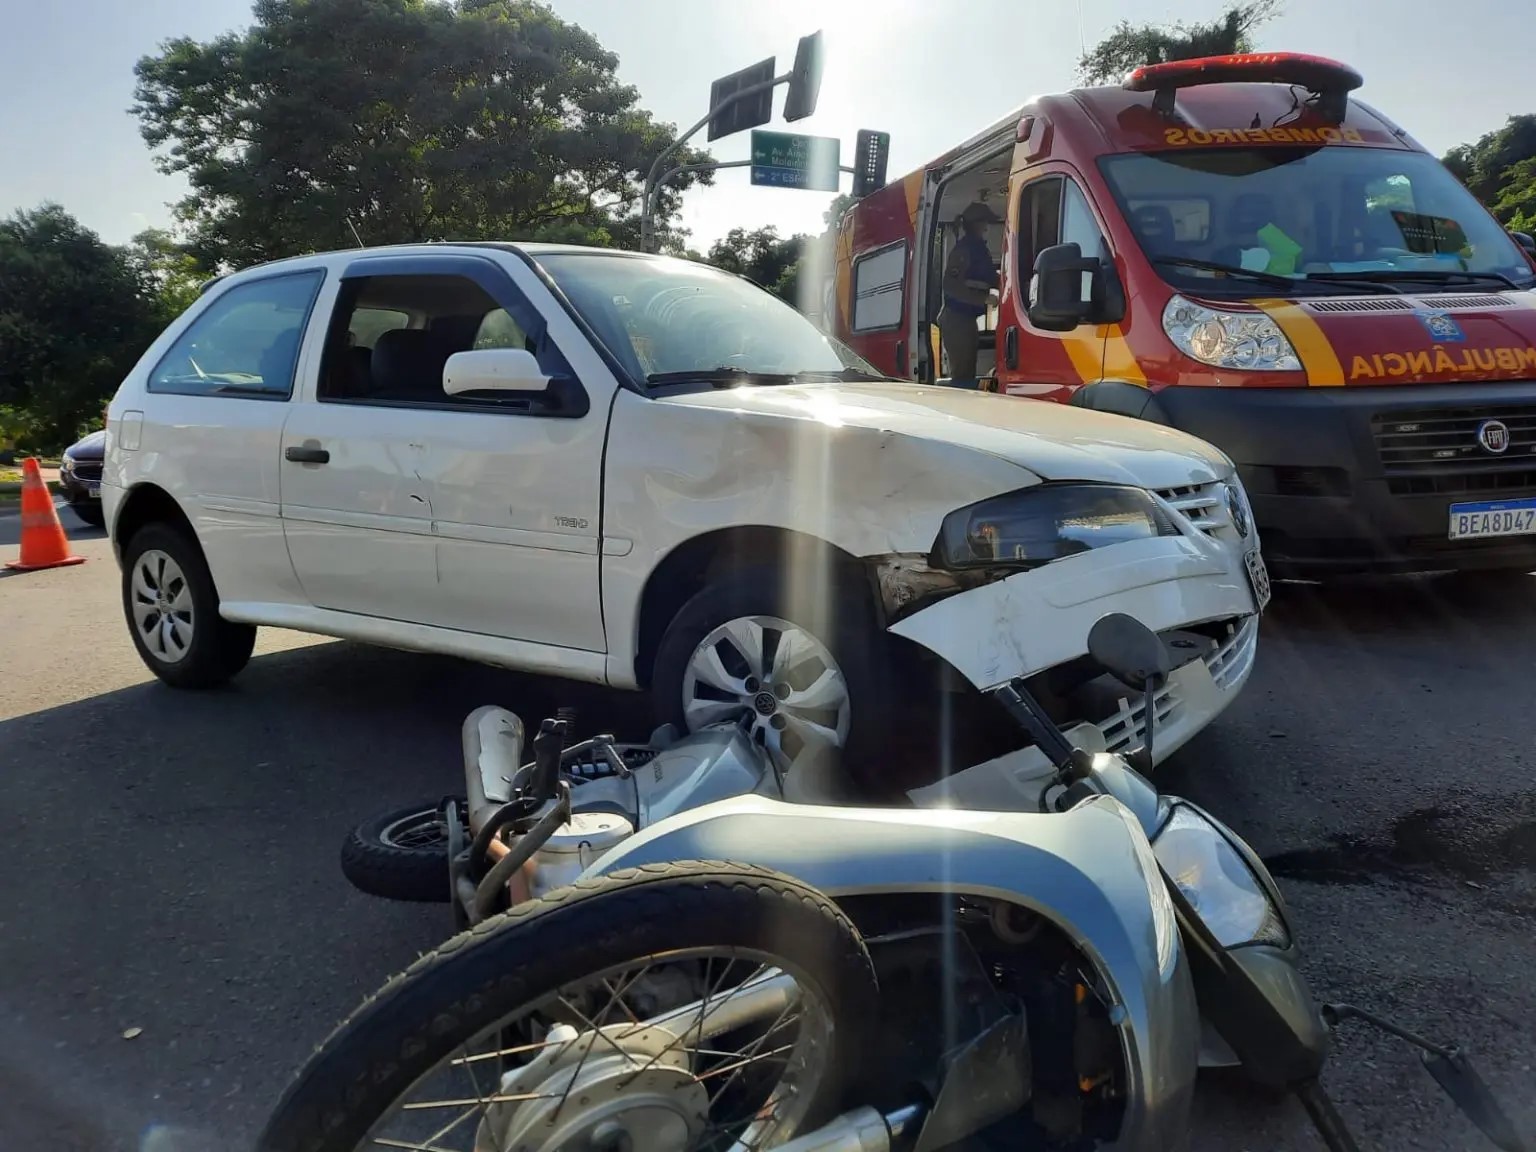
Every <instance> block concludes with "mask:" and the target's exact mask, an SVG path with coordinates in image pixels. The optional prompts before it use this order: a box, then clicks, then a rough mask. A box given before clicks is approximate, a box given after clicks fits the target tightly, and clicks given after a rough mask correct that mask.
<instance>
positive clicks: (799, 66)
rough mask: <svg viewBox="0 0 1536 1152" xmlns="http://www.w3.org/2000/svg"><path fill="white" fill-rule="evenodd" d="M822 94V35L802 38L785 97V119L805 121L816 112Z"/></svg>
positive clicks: (817, 33)
mask: <svg viewBox="0 0 1536 1152" xmlns="http://www.w3.org/2000/svg"><path fill="white" fill-rule="evenodd" d="M820 94H821V33H820V32H812V33H811V34H810V35H809V36H802V37H800V45H799V47H797V48H796V49H795V67H794V70H793V71H791V72H790V74H789V91H788V92H786V93H785V95H784V119H786V120H804V119H805V118H806V117H807V116H809V115H811V114H812V113H814V112H815V111H816V97H817V96H819V95H820Z"/></svg>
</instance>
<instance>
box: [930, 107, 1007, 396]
mask: <svg viewBox="0 0 1536 1152" xmlns="http://www.w3.org/2000/svg"><path fill="white" fill-rule="evenodd" d="M1017 123H1018V116H1017V114H1010V115H1009V116H1007V117H1005V118H1004V119H1003V120H1001V121H999V122H998V123H997V124H995V125H993V126H992V127H991V128H989V129H988V130H987V131H986V132H983V133H981V134H980V135H978V136H976V137H974V138H973V139H971V140H968V141H966V142H965V143H964V144H962V145H961V146H960V147H959V148H957V149H956V150H955V151H954V152H952V153H950V154H949V155H948V156H946V157H944V159H943V160H942V161H940V162H939V163H936V164H934V165H932V166H930V167H929V168H928V169H927V171H926V172H925V173H924V178H923V184H922V190H921V192H920V193H919V196H918V202H917V207H916V211H915V220H914V227H913V236H914V240H915V243H914V246H913V247H914V251H913V254H912V290H911V291H910V292H909V293H908V301H909V303H908V310H909V318H908V328H909V331H910V333H911V341H912V348H913V350H914V355H913V357H912V363H913V366H914V368H915V371H914V373H913V374H914V375H915V376H916V377H917V379H918V380H919V381H921V382H922V383H924V384H931V383H933V382H934V381H935V380H938V379H940V378H942V377H943V376H944V375H945V364H944V355H943V347H942V342H941V341H940V339H939V329H938V324H937V320H938V316H939V310H940V309H941V308H942V307H943V306H944V288H943V283H942V281H943V276H944V263H945V261H946V260H947V259H948V257H949V252H950V249H951V248H952V247H953V246H954V241H955V239H956V232H955V221H956V219H957V218H958V217H959V215H960V212H961V211H962V210H963V209H964V208H965V206H966V205H967V204H969V203H971V202H973V201H980V202H982V203H983V204H985V205H986V206H987V207H989V208H991V209H992V210H993V211H994V212H995V213H996V214H997V221H996V223H995V224H993V225H992V226H991V227H990V228H989V235H988V236H987V241H988V248H989V249H990V250H991V252H992V255H993V257H994V262H995V263H1000V262H1001V258H1002V252H1003V246H1004V225H1003V219H1002V218H1003V216H1004V215H1005V214H1006V213H1007V205H1008V169H1009V166H1010V162H1011V160H1012V156H1013V145H1014V134H1015V132H1016V127H1017ZM996 322H997V311H996V306H995V304H994V306H993V307H990V308H988V309H987V312H986V315H985V316H984V317H983V318H981V319H980V320H979V324H980V325H982V326H983V332H982V339H981V345H982V351H981V353H980V355H979V357H978V360H979V361H980V362H981V364H980V366H981V367H982V369H983V371H982V374H983V375H987V374H990V372H991V371H992V361H993V356H994V353H993V340H994V338H995V336H996Z"/></svg>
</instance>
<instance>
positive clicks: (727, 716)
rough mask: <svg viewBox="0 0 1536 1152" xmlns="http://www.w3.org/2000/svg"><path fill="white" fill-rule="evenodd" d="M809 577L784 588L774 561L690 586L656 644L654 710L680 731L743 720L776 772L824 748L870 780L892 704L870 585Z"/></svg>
mask: <svg viewBox="0 0 1536 1152" xmlns="http://www.w3.org/2000/svg"><path fill="white" fill-rule="evenodd" d="M789 582H790V583H792V581H789ZM808 583H811V584H814V585H816V587H814V588H807V589H804V590H801V589H795V590H794V591H791V590H790V589H788V588H786V587H785V585H786V579H785V573H784V572H782V571H781V570H780V569H778V568H754V569H747V570H745V571H737V572H734V573H730V574H728V575H726V576H724V577H722V578H720V579H718V580H717V581H716V582H714V583H711V584H709V585H707V586H706V587H705V588H704V589H703V590H701V591H700V592H698V593H697V594H695V595H694V596H693V597H692V598H691V599H690V600H689V601H688V602H687V603H686V604H684V605H683V607H682V608H681V609H680V610H679V612H678V614H677V616H676V617H674V618H673V620H672V623H671V625H670V626H669V627H668V628H667V631H666V634H665V635H664V636H663V637H662V640H661V644H660V647H659V648H658V650H657V655H656V663H655V666H654V675H653V677H652V687H651V692H652V698H653V701H654V705H655V711H656V715H657V719H658V721H660V722H663V723H671V724H674V725H675V726H676V727H677V728H678V730H680V731H683V732H692V731H696V730H698V729H699V728H702V727H706V726H708V725H710V724H716V723H721V722H725V721H733V720H734V721H739V722H741V723H743V724H744V725H745V726H746V727H747V729H748V731H749V732H750V734H751V736H752V739H753V741H754V743H756V744H758V745H759V746H761V747H763V748H764V749H765V750H766V751H767V752H768V753H769V754H770V756H771V757H772V758H773V759H774V761H775V762H776V764H777V766H778V767H779V769H780V770H782V771H793V770H794V768H795V766H796V765H797V764H808V763H810V762H813V761H817V760H818V759H819V758H820V757H822V756H823V755H824V756H825V757H826V760H825V761H822V762H830V763H836V764H840V765H841V766H842V768H843V770H844V771H845V772H846V773H847V774H848V775H849V776H851V777H852V778H853V779H854V780H855V781H856V782H858V783H859V784H860V785H862V786H864V787H865V788H868V789H875V788H878V787H879V785H880V783H881V778H882V776H884V775H885V773H884V772H883V771H882V770H881V768H880V765H881V764H882V763H883V761H884V759H885V757H886V755H887V753H888V752H889V743H890V741H889V738H888V733H889V731H890V728H891V723H892V720H893V712H894V710H895V706H894V701H893V699H892V697H891V681H890V677H889V672H888V664H889V662H888V661H887V660H885V659H883V658H882V653H883V652H884V651H885V641H886V637H885V635H884V634H883V633H882V632H880V631H879V630H878V628H877V626H876V624H875V618H874V613H873V611H872V608H871V606H870V604H869V596H868V593H867V592H865V591H864V590H862V589H859V588H856V587H852V586H850V585H851V583H852V582H851V581H844V582H840V581H838V580H836V579H835V578H834V579H829V580H827V581H825V582H817V581H810V582H808ZM806 592H808V593H810V594H809V595H805V594H803V593H806Z"/></svg>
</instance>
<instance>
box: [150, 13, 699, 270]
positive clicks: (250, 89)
mask: <svg viewBox="0 0 1536 1152" xmlns="http://www.w3.org/2000/svg"><path fill="white" fill-rule="evenodd" d="M617 65H618V58H617V57H616V56H614V54H613V53H611V52H608V51H606V50H605V49H604V48H603V47H602V45H601V44H599V43H598V41H597V40H596V39H595V38H594V37H592V36H591V35H590V34H589V33H587V32H585V31H584V30H582V29H581V28H579V27H577V26H575V25H573V24H569V23H566V22H565V21H563V20H561V19H560V18H558V17H557V16H556V15H555V14H554V13H553V12H552V11H550V9H549V8H547V7H545V6H543V5H541V4H538V3H535V2H533V0H446V2H441V0H257V3H256V5H255V23H254V24H253V26H252V27H250V28H249V29H247V30H245V31H243V32H238V33H228V34H226V35H224V36H221V37H219V38H218V39H216V40H213V41H210V42H208V43H198V42H196V41H194V40H190V39H180V40H174V41H171V42H170V43H168V44H165V45H163V46H162V48H161V51H160V52H159V54H158V55H154V56H148V57H145V58H144V59H142V60H140V61H139V64H138V67H137V74H138V86H137V89H136V93H135V95H136V103H135V105H134V111H135V112H136V113H137V115H138V116H139V119H140V127H141V131H142V132H143V135H144V138H145V139H146V140H147V141H148V143H149V144H150V145H151V147H153V148H156V149H158V150H160V151H159V154H158V157H157V161H158V163H159V166H160V167H161V169H162V170H163V171H165V172H179V173H182V174H184V175H185V176H186V178H187V179H188V181H189V182H190V183H191V185H192V195H190V196H189V197H187V198H186V199H185V200H184V201H183V202H182V203H181V205H180V206H179V208H178V215H179V217H180V220H181V221H182V223H183V224H185V225H186V226H187V227H188V229H189V230H190V234H191V241H192V251H193V254H194V255H195V256H197V257H198V258H199V259H200V260H201V261H202V263H203V264H204V265H205V266H207V267H220V266H224V265H243V264H248V263H251V262H253V261H259V260H266V259H272V258H274V257H279V256H285V255H292V254H294V253H299V252H304V251H313V250H316V249H331V248H339V247H350V246H352V245H353V244H354V243H356V241H355V239H354V230H355V233H356V235H358V236H361V238H362V240H363V241H364V242H365V243H367V244H370V245H372V244H385V243H397V242H407V241H421V240H443V239H545V238H558V239H564V240H578V241H581V242H585V243H593V244H617V245H626V246H628V245H632V244H634V243H635V242H636V240H637V238H638V233H639V205H640V187H641V181H642V180H643V178H644V174H645V172H646V170H647V169H648V168H649V167H650V164H651V161H652V159H653V158H654V157H655V156H656V155H657V154H658V153H659V152H660V151H661V150H662V149H663V148H665V147H666V146H667V145H668V144H670V143H671V142H672V140H673V139H674V138H675V129H674V128H673V126H672V125H668V124H661V123H658V122H656V121H655V120H654V119H653V118H652V117H651V115H650V113H648V112H646V111H644V110H643V109H641V108H640V107H639V104H638V99H639V97H638V93H637V92H636V91H635V89H634V88H633V87H630V86H627V85H624V84H620V83H619V81H618V80H617V78H616V76H615V68H616V67H617ZM703 159H707V157H706V156H705V155H704V154H703V153H699V152H695V151H692V150H685V154H684V155H681V156H679V161H680V162H693V161H699V160H703ZM696 178H697V179H699V180H701V181H702V182H708V179H709V177H708V175H707V174H702V175H699V176H697V177H695V176H684V177H681V178H679V179H678V180H676V181H674V182H672V184H671V185H670V186H669V187H668V189H667V190H666V191H665V192H664V193H663V194H662V196H661V198H660V212H659V214H658V218H657V223H658V230H657V235H658V238H659V239H660V241H661V242H662V243H663V245H664V246H667V247H670V248H673V249H677V248H679V247H680V244H681V236H680V234H679V232H678V230H677V228H676V226H675V224H674V219H675V215H676V210H677V207H678V203H679V197H680V194H681V192H682V190H683V189H684V188H686V187H687V186H688V185H689V184H690V183H692V181H693V180H694V179H696Z"/></svg>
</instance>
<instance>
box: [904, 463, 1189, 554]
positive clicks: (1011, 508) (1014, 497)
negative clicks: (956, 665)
mask: <svg viewBox="0 0 1536 1152" xmlns="http://www.w3.org/2000/svg"><path fill="white" fill-rule="evenodd" d="M1177 535H1179V530H1178V528H1177V527H1176V526H1175V525H1174V523H1173V521H1172V519H1171V518H1170V517H1169V516H1168V514H1167V513H1166V512H1164V511H1163V509H1162V507H1161V506H1160V505H1159V504H1158V503H1157V501H1156V500H1155V499H1153V497H1152V494H1151V493H1150V492H1147V491H1145V490H1144V489H1141V488H1125V487H1120V486H1118V485H1113V484H1042V485H1040V486H1039V487H1037V488H1026V489H1024V490H1022V491H1019V492H1010V493H1008V494H1007V495H1005V496H994V497H992V498H991V499H989V500H983V501H981V502H980V503H979V504H972V505H971V506H970V507H968V508H961V509H959V510H957V511H955V512H951V513H950V514H949V515H948V516H946V517H945V518H944V523H943V525H942V526H941V527H940V529H939V539H938V542H937V543H936V544H935V546H934V550H935V553H936V560H937V566H938V567H941V568H947V569H950V570H954V569H963V568H997V567H1011V568H1034V567H1038V566H1039V565H1041V564H1049V563H1050V562H1051V561H1052V560H1060V559H1062V558H1063V557H1066V556H1075V555H1077V554H1078V553H1080V552H1088V551H1091V550H1092V549H1094V548H1104V547H1107V546H1108V545H1110V544H1124V543H1126V542H1127V541H1130V540H1148V539H1151V538H1153V537H1156V536H1177Z"/></svg>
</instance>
